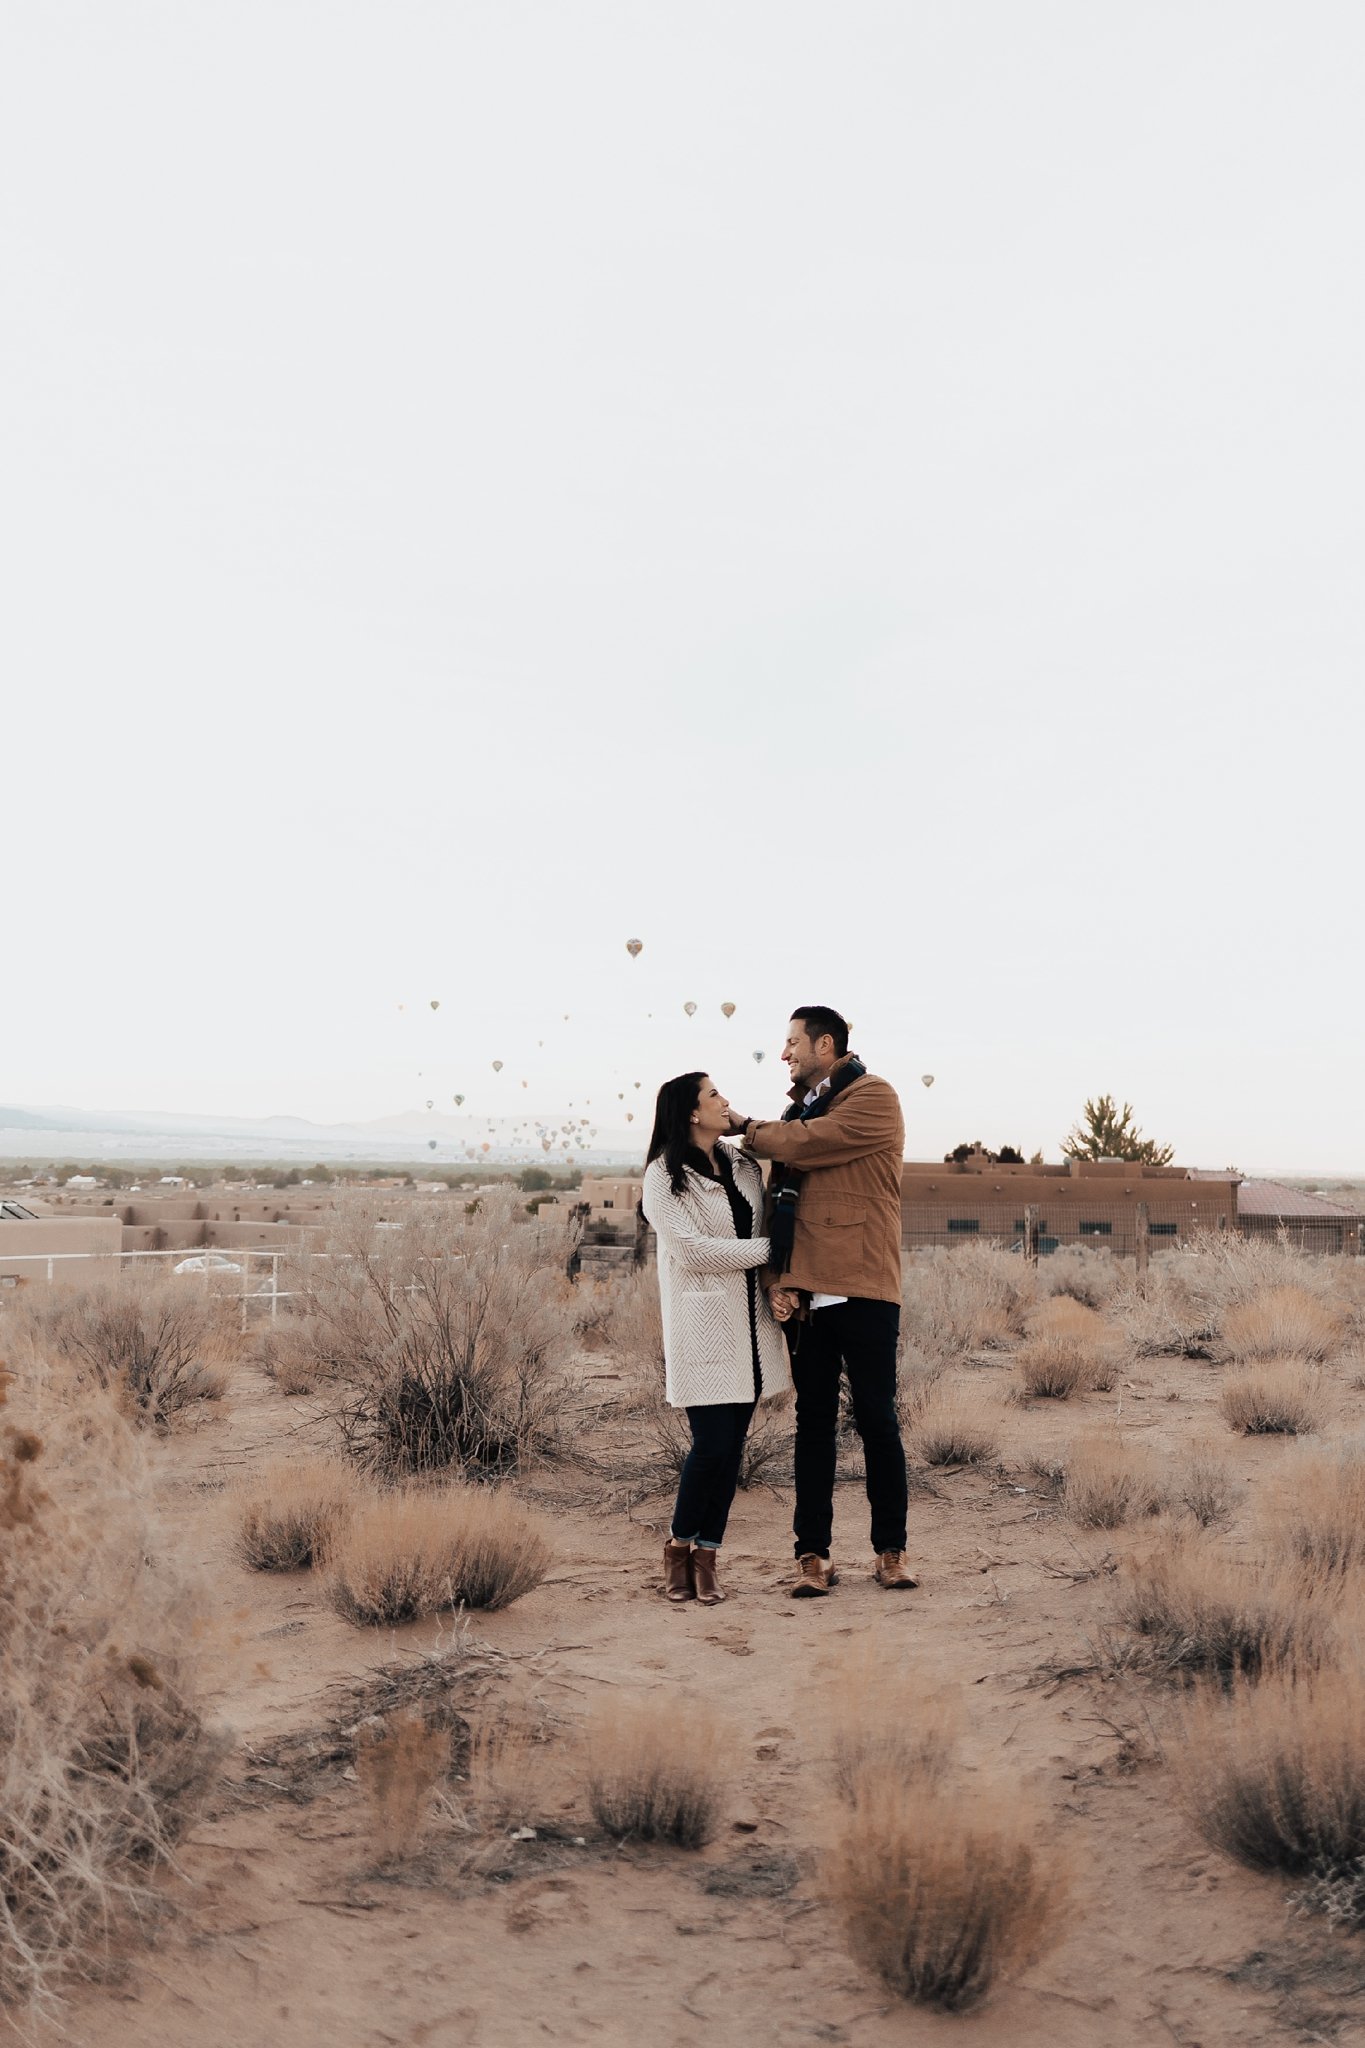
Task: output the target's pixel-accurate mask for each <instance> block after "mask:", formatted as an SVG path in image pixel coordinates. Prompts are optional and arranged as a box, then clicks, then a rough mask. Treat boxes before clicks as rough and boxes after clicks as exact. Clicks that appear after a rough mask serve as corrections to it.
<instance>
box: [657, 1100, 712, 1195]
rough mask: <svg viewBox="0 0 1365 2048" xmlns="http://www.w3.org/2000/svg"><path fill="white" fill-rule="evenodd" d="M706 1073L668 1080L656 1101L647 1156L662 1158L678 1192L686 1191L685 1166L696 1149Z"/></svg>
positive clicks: (676, 1192)
mask: <svg viewBox="0 0 1365 2048" xmlns="http://www.w3.org/2000/svg"><path fill="white" fill-rule="evenodd" d="M705 1079H706V1076H705V1074H679V1075H677V1076H676V1078H675V1079H673V1080H672V1081H665V1082H664V1085H663V1087H662V1088H661V1089H660V1090H659V1093H658V1097H657V1099H656V1101H655V1104H654V1135H653V1137H652V1138H651V1139H650V1141H649V1152H648V1155H647V1157H646V1159H645V1164H646V1165H648V1164H649V1162H650V1160H651V1159H662V1160H663V1162H664V1165H665V1166H666V1167H667V1168H668V1178H669V1181H670V1183H671V1185H672V1188H673V1192H674V1194H675V1195H680V1194H681V1193H682V1184H683V1166H684V1164H685V1162H686V1159H687V1155H688V1153H689V1152H690V1151H691V1149H692V1112H693V1110H694V1109H695V1108H696V1106H697V1104H698V1103H699V1102H700V1101H701V1084H702V1082H703V1081H704V1080H705Z"/></svg>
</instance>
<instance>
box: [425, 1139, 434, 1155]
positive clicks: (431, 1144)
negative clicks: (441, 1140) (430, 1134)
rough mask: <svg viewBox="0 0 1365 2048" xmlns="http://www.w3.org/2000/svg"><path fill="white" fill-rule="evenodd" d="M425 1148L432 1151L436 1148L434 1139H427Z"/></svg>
mask: <svg viewBox="0 0 1365 2048" xmlns="http://www.w3.org/2000/svg"><path fill="white" fill-rule="evenodd" d="M427 1150H428V1152H434V1151H435V1150H436V1140H435V1139H434V1138H428V1139H427Z"/></svg>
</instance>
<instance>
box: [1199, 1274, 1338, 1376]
mask: <svg viewBox="0 0 1365 2048" xmlns="http://www.w3.org/2000/svg"><path fill="white" fill-rule="evenodd" d="M1342 1335H1343V1319H1342V1316H1341V1314H1340V1313H1339V1312H1338V1311H1337V1310H1336V1309H1335V1308H1334V1307H1333V1306H1331V1305H1329V1304H1327V1303H1325V1302H1324V1301H1323V1300H1322V1299H1321V1298H1320V1297H1319V1296H1316V1295H1313V1294H1310V1293H1309V1292H1308V1291H1307V1289H1306V1288H1303V1287H1267V1288H1263V1289H1261V1290H1259V1291H1258V1292H1257V1293H1255V1294H1253V1295H1252V1296H1251V1299H1250V1300H1249V1301H1244V1302H1240V1303H1238V1304H1237V1306H1235V1307H1233V1308H1230V1309H1229V1310H1228V1312H1227V1314H1226V1315H1225V1316H1224V1318H1223V1327H1222V1333H1221V1339H1220V1342H1219V1345H1218V1354H1219V1356H1220V1357H1223V1358H1230V1359H1234V1360H1237V1361H1238V1362H1239V1363H1240V1362H1242V1361H1244V1360H1245V1361H1248V1362H1256V1361H1262V1360H1269V1359H1282V1358H1301V1359H1306V1360H1307V1361H1308V1362H1309V1363H1311V1364H1315V1365H1320V1364H1321V1363H1322V1361H1323V1360H1324V1359H1326V1358H1330V1357H1331V1356H1332V1355H1333V1353H1334V1352H1335V1351H1337V1350H1338V1349H1339V1348H1340V1345H1341V1340H1342Z"/></svg>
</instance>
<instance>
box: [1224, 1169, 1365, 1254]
mask: <svg viewBox="0 0 1365 2048" xmlns="http://www.w3.org/2000/svg"><path fill="white" fill-rule="evenodd" d="M1361 1222H1362V1218H1361V1216H1360V1214H1359V1212H1358V1211H1357V1210H1355V1209H1348V1208H1347V1207H1346V1205H1345V1203H1343V1202H1329V1201H1328V1200H1327V1197H1326V1196H1325V1195H1310V1194H1309V1193H1308V1192H1307V1190H1306V1189H1304V1188H1291V1187H1286V1186H1285V1185H1284V1183H1283V1182H1282V1181H1278V1180H1244V1181H1243V1182H1242V1185H1241V1187H1240V1188H1239V1189H1238V1190H1237V1228H1238V1229H1239V1230H1240V1231H1241V1233H1242V1235H1243V1236H1244V1237H1280V1236H1284V1237H1285V1238H1287V1239H1288V1241H1289V1243H1290V1244H1292V1245H1296V1246H1297V1247H1298V1249H1299V1250H1300V1251H1305V1252H1346V1253H1349V1254H1351V1255H1352V1256H1356V1255H1358V1254H1359V1252H1360V1249H1361Z"/></svg>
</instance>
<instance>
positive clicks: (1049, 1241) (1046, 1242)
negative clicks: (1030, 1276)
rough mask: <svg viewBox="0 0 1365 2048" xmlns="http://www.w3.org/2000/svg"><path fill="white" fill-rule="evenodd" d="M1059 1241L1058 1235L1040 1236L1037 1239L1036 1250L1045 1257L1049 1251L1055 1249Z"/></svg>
mask: <svg viewBox="0 0 1365 2048" xmlns="http://www.w3.org/2000/svg"><path fill="white" fill-rule="evenodd" d="M1060 1243H1061V1239H1060V1238H1059V1237H1040V1238H1039V1240H1038V1251H1039V1254H1040V1256H1041V1257H1043V1258H1046V1257H1047V1255H1048V1254H1049V1252H1055V1251H1056V1249H1057V1247H1058V1245H1059V1244H1060Z"/></svg>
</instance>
